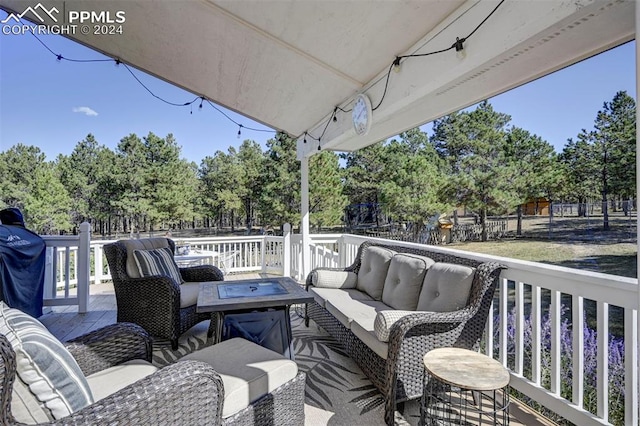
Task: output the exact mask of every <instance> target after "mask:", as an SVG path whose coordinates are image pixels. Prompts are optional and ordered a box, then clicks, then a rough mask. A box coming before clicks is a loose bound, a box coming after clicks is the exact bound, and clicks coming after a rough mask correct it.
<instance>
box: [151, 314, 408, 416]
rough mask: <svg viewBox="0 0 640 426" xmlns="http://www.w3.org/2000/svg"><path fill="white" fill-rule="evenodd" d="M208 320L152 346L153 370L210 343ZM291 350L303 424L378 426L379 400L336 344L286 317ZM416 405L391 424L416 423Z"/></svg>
mask: <svg viewBox="0 0 640 426" xmlns="http://www.w3.org/2000/svg"><path fill="white" fill-rule="evenodd" d="M208 326H209V323H208V321H204V322H201V323H199V324H197V325H195V326H194V327H193V328H192V329H191V330H189V331H187V332H186V333H185V334H183V335H182V336H181V337H180V340H179V347H178V349H177V350H175V351H173V350H171V345H170V343H169V341H168V340H157V341H155V342H154V345H153V363H154V364H155V365H157V366H159V367H162V366H164V365H167V364H170V363H172V362H175V361H176V360H178V359H180V358H181V357H183V356H185V355H186V354H188V353H190V352H193V351H195V350H198V349H200V348H202V347H204V346H206V345H208V344H210V343H211V342H210V341H209V342H208V341H207V328H208ZM291 327H292V331H293V347H294V351H295V357H296V359H295V360H296V362H297V363H298V368H300V369H301V370H302V371H304V372H305V373H306V374H307V388H306V398H305V425H306V426H324V425H338V426H343V425H344V426H350V425H363V424H366V425H367V426H377V425H384V424H385V423H384V400H383V398H382V395H381V394H380V393H379V392H378V391H377V389H376V388H375V387H374V386H373V384H372V383H371V381H369V379H367V378H366V377H365V375H364V374H363V373H362V371H361V370H360V368H359V367H358V366H357V365H356V363H355V362H353V361H352V360H351V358H349V357H348V356H347V354H346V353H345V352H344V350H343V349H342V347H341V346H340V344H338V343H337V342H336V341H335V340H333V338H331V337H330V336H329V335H328V334H327V333H326V332H325V331H324V330H322V329H321V328H319V327H317V326H316V325H315V324H313V322H312V323H311V324H310V325H309V327H308V328H307V327H305V326H304V321H303V319H302V318H301V317H300V316H298V315H297V314H296V313H295V312H292V313H291ZM418 420H419V404H418V402H417V401H412V402H409V403H406V404H405V407H404V410H403V414H402V415H400V414H399V413H396V424H398V425H417V424H418Z"/></svg>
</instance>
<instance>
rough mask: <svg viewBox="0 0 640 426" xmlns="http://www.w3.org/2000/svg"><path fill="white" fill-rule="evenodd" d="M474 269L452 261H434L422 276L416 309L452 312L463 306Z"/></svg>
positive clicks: (469, 290) (469, 289)
mask: <svg viewBox="0 0 640 426" xmlns="http://www.w3.org/2000/svg"><path fill="white" fill-rule="evenodd" d="M475 272H476V270H475V268H471V267H469V266H464V265H456V264H453V263H444V262H438V263H435V264H434V265H433V266H431V268H429V271H427V274H426V276H425V277H424V284H423V285H422V291H421V292H420V298H419V300H418V306H417V309H418V310H419V311H431V312H452V311H457V310H459V309H462V308H464V307H465V306H466V305H467V301H468V299H469V293H470V292H471V285H472V284H473V277H474V274H475Z"/></svg>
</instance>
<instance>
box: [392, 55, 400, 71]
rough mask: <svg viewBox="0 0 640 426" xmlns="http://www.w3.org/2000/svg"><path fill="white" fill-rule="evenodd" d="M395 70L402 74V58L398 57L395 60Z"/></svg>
mask: <svg viewBox="0 0 640 426" xmlns="http://www.w3.org/2000/svg"><path fill="white" fill-rule="evenodd" d="M393 70H394V71H395V72H400V58H399V57H398V56H396V59H394V60H393Z"/></svg>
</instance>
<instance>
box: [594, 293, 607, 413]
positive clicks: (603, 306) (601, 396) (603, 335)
mask: <svg viewBox="0 0 640 426" xmlns="http://www.w3.org/2000/svg"><path fill="white" fill-rule="evenodd" d="M596 315H597V318H598V329H597V333H598V365H597V374H596V375H597V377H596V382H597V385H596V386H597V387H598V393H597V394H598V400H597V402H596V404H597V414H598V416H599V417H601V418H602V419H603V420H604V421H605V422H606V421H609V362H602V360H607V361H608V360H609V304H608V303H604V302H598V312H597V314H596Z"/></svg>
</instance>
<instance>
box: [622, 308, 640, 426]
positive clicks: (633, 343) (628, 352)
mask: <svg viewBox="0 0 640 426" xmlns="http://www.w3.org/2000/svg"><path fill="white" fill-rule="evenodd" d="M624 330H625V337H626V338H625V339H624V370H625V382H624V424H625V425H637V424H638V341H637V340H636V339H635V338H629V336H637V335H638V311H637V310H635V309H625V311H624Z"/></svg>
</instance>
